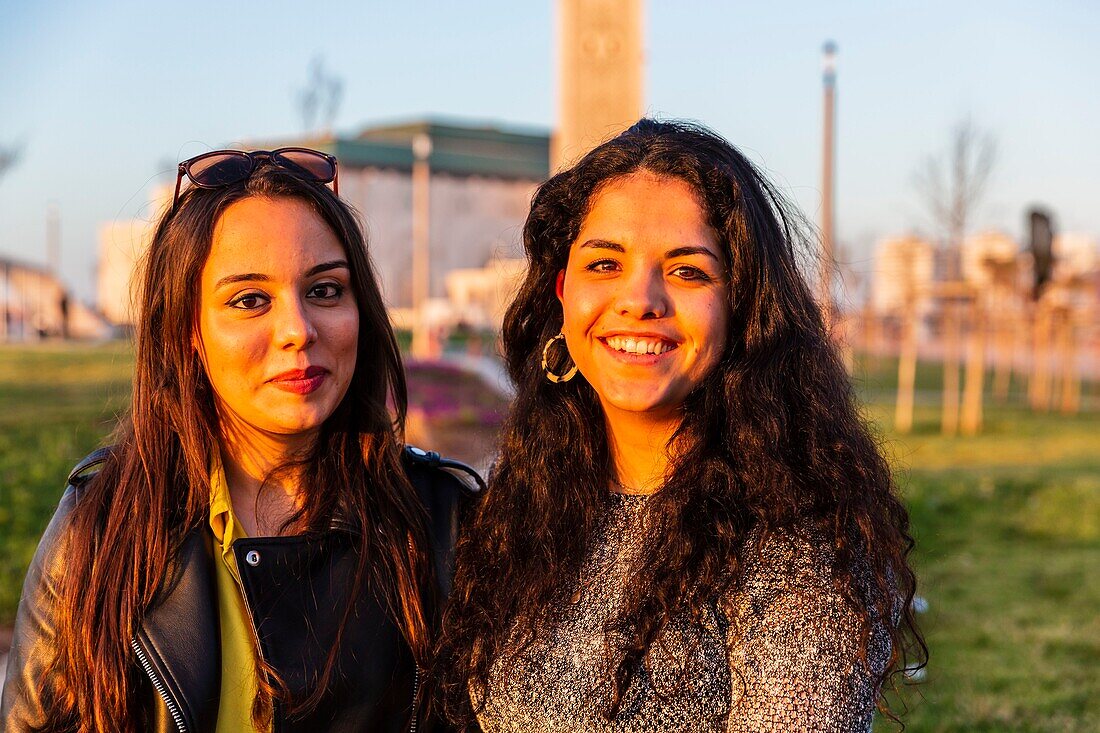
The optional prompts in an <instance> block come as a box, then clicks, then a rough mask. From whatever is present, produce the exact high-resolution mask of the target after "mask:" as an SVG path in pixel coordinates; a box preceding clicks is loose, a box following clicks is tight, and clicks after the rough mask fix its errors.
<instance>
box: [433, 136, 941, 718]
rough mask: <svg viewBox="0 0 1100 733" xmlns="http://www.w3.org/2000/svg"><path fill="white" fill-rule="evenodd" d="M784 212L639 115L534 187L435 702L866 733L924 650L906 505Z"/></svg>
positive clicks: (760, 181)
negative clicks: (489, 461) (491, 461)
mask: <svg viewBox="0 0 1100 733" xmlns="http://www.w3.org/2000/svg"><path fill="white" fill-rule="evenodd" d="M798 236H799V235H798V229H797V227H796V223H795V219H794V218H793V217H792V215H791V214H789V213H787V209H786V208H785V207H784V205H783V202H782V201H781V199H780V197H779V196H778V195H777V193H776V192H775V191H774V189H773V188H772V187H771V186H770V184H769V183H768V182H767V181H766V180H765V179H764V178H763V177H762V176H761V174H760V173H759V172H758V171H757V170H756V169H755V168H754V167H753V166H752V165H751V164H750V163H749V162H748V161H747V160H746V159H745V158H744V157H743V156H742V155H741V154H740V153H738V152H737V151H736V150H735V149H734V148H733V147H732V146H730V145H729V143H727V142H726V141H725V140H723V139H721V138H720V137H718V136H717V135H715V134H713V133H711V132H709V131H708V130H706V129H703V128H701V127H696V126H693V125H688V124H681V123H666V122H656V121H652V120H641V121H639V122H638V123H637V124H635V125H634V126H633V127H632V128H630V129H629V130H627V131H626V132H624V133H622V134H621V135H619V136H618V137H616V138H614V139H613V140H611V141H609V142H606V143H604V144H602V145H600V146H599V147H597V148H595V149H594V150H593V151H592V152H590V153H589V154H588V155H586V156H585V157H584V158H583V159H582V160H580V162H578V163H577V164H576V165H574V166H573V167H572V168H570V169H568V170H566V171H564V172H561V173H559V174H557V175H555V176H554V177H552V178H551V179H550V180H549V181H547V182H546V183H544V184H543V185H542V186H541V187H540V188H539V190H538V191H537V192H536V194H535V197H534V200H533V202H532V205H531V212H530V215H529V216H528V219H527V223H526V225H525V227H524V236H523V240H524V246H525V248H526V250H527V255H528V260H529V264H530V267H529V270H528V273H527V276H526V280H525V281H524V283H523V285H522V287H521V289H520V291H519V293H518V295H517V297H516V299H515V301H514V302H513V303H512V305H511V308H510V309H509V311H508V313H507V316H506V320H505V326H504V334H503V340H504V350H505V357H506V360H507V367H508V370H509V373H510V375H511V377H512V379H513V380H514V382H515V384H516V385H517V396H516V400H515V404H514V406H513V410H512V414H511V415H510V417H509V420H508V422H507V424H506V427H505V434H504V439H503V448H502V451H501V454H500V456H499V459H498V461H497V463H496V466H495V469H494V471H493V473H492V475H491V477H490V480H489V488H488V490H487V491H486V492H485V495H484V497H483V498H482V500H481V501H480V502H479V504H478V506H477V508H476V510H474V511H473V513H472V514H471V516H470V518H469V520H468V524H467V526H466V527H465V528H464V529H463V533H462V535H461V537H460V540H459V547H458V553H457V572H456V576H455V585H454V593H453V594H452V596H451V599H452V600H451V604H452V605H451V607H450V608H449V609H448V611H447V612H446V614H445V617H444V636H443V640H442V643H441V652H440V654H439V658H438V665H439V668H440V669H441V670H442V674H443V675H444V677H445V679H444V682H443V687H444V695H445V703H446V709H447V712H448V714H449V715H450V716H451V717H452V718H453V721H454V722H457V723H460V724H464V725H466V726H468V727H470V728H472V727H474V726H475V725H479V726H480V727H481V729H482V730H484V731H486V732H487V733H495V732H497V731H526V732H527V733H539V732H543V731H546V732H549V731H638V732H642V731H689V730H690V731H745V732H749V731H752V732H754V733H759V732H761V731H838V732H839V731H845V732H847V731H857V730H859V731H863V730H868V729H869V726H870V722H871V717H872V714H873V712H874V709H875V704H876V700H879V699H881V696H880V691H881V689H882V685H883V683H884V681H885V680H886V679H887V678H888V677H890V675H892V674H893V673H896V672H898V671H900V670H901V669H903V668H904V664H905V660H906V654H907V652H909V651H912V650H914V649H915V650H916V651H917V652H918V655H919V654H922V653H923V642H922V641H921V639H920V636H919V634H918V632H917V630H916V628H915V626H914V623H913V617H912V614H911V611H910V610H909V605H908V602H909V600H910V599H911V598H912V596H913V592H914V575H913V572H912V570H911V568H910V566H909V564H908V561H907V556H908V553H909V551H910V549H911V547H912V540H911V539H910V537H909V535H908V530H907V526H908V520H907V516H906V511H905V509H904V508H903V506H902V504H901V503H900V502H899V501H898V499H897V498H896V496H895V493H894V489H893V486H892V481H891V475H890V470H889V468H888V466H887V464H886V462H885V461H884V460H883V458H882V456H881V455H880V454H879V452H878V451H877V449H876V446H875V443H874V441H873V440H872V438H871V436H870V435H869V433H868V430H867V428H866V427H865V425H864V424H863V422H862V421H861V419H860V417H859V415H858V413H857V410H856V407H855V404H854V401H853V397H852V394H851V389H850V385H849V383H848V379H847V377H846V374H845V372H844V370H843V368H842V366H841V363H840V361H839V360H838V358H837V354H836V350H835V347H834V346H833V344H832V343H831V342H830V340H829V337H828V335H827V332H826V329H825V326H824V324H823V322H822V316H821V312H820V310H819V308H818V306H817V305H816V304H815V303H814V301H813V298H812V296H811V294H810V290H809V288H808V287H807V285H806V283H805V281H804V279H803V276H802V275H801V274H800V272H799V269H798V265H797V259H796V253H795V248H796V246H797V245H798V244H800V242H799V241H798V239H797V237H798Z"/></svg>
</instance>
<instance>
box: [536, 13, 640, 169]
mask: <svg viewBox="0 0 1100 733" xmlns="http://www.w3.org/2000/svg"><path fill="white" fill-rule="evenodd" d="M557 5H558V39H557V42H558V124H557V129H556V130H555V131H554V138H553V141H552V144H551V149H550V169H551V171H557V170H559V169H561V168H563V167H565V166H568V165H569V164H570V163H572V162H574V161H576V160H577V159H578V158H580V157H581V156H582V155H584V154H585V153H586V152H588V151H589V150H591V149H592V148H593V147H595V146H596V145H598V144H599V143H601V142H603V141H604V140H606V139H608V138H609V137H612V136H614V135H615V134H617V133H619V132H621V131H622V130H623V129H625V128H626V127H627V126H628V125H630V123H632V122H633V121H634V120H636V119H638V117H640V116H641V115H642V108H643V101H642V96H643V95H642V67H643V62H644V53H643V50H642V0H557Z"/></svg>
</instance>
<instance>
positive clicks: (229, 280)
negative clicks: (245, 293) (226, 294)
mask: <svg viewBox="0 0 1100 733" xmlns="http://www.w3.org/2000/svg"><path fill="white" fill-rule="evenodd" d="M270 279H271V278H269V277H268V276H267V275H261V274H260V273H258V272H245V273H241V274H240V275H227V276H225V277H223V278H222V279H221V280H218V282H216V283H215V284H214V289H215V290H217V289H218V288H220V287H222V286H224V285H232V284H233V283H243V282H251V281H257V282H267V281H268V280H270Z"/></svg>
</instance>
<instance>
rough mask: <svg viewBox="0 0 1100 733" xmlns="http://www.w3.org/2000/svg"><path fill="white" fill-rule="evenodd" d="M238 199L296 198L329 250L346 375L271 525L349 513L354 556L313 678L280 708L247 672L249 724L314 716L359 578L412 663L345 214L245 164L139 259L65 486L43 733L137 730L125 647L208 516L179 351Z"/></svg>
mask: <svg viewBox="0 0 1100 733" xmlns="http://www.w3.org/2000/svg"><path fill="white" fill-rule="evenodd" d="M247 197H266V198H271V199H274V200H278V199H280V198H294V199H297V200H300V201H303V202H305V203H306V204H307V205H308V206H309V207H310V208H311V209H312V210H313V211H314V212H315V213H316V214H317V215H318V216H320V217H321V219H322V220H324V221H325V222H326V223H327V224H328V226H329V227H331V228H332V230H333V232H334V233H335V234H336V236H337V238H338V239H339V240H340V242H341V243H342V244H343V247H344V250H345V254H346V256H347V261H348V265H349V270H350V278H351V286H352V289H353V291H354V294H355V298H356V302H357V304H358V310H359V342H358V353H357V355H356V363H355V371H354V374H353V376H352V379H351V383H350V385H349V386H348V390H347V394H346V395H345V396H344V398H343V400H342V401H341V403H340V404H339V405H338V407H337V408H336V410H335V411H334V413H333V415H331V416H330V417H329V419H328V420H327V421H326V422H325V423H324V425H323V426H322V428H321V431H320V435H319V437H318V439H317V440H316V442H315V444H314V445H313V447H312V449H311V450H310V452H309V454H308V455H306V456H302V457H301V463H300V465H299V468H301V469H304V470H301V475H302V477H303V478H302V481H303V486H302V489H301V490H302V491H303V493H304V497H305V498H304V501H303V502H302V503H301V509H300V510H299V511H298V513H297V514H296V515H295V516H294V517H293V518H291V519H290V520H289V521H288V523H287V525H285V526H284V528H286V527H289V526H293V527H294V528H295V531H302V532H305V533H322V532H324V531H325V530H326V529H327V528H328V527H330V522H331V520H332V519H333V517H334V515H337V514H339V515H340V516H342V517H344V518H346V519H349V520H351V521H352V522H353V523H354V524H355V525H356V526H357V527H358V528H360V531H359V532H358V533H357V536H358V539H357V542H358V545H359V546H358V551H359V561H358V566H357V569H356V573H355V576H354V580H353V588H352V589H351V590H352V592H351V593H350V594H349V596H348V597H349V599H350V600H349V604H348V607H347V609H345V612H344V616H343V620H342V622H341V625H340V628H339V630H338V632H337V636H336V643H335V644H334V645H333V648H332V649H331V650H330V651H329V655H328V658H327V661H326V664H325V667H324V671H323V673H322V675H321V676H320V679H319V680H318V682H317V683H316V685H315V686H314V688H313V689H312V691H311V692H310V693H309V694H308V695H306V696H304V697H302V698H301V699H295V700H290V699H285V698H286V697H287V692H286V689H285V686H284V685H282V684H281V681H280V680H279V679H278V677H277V675H275V673H274V670H272V669H270V668H266V667H262V668H261V669H260V693H261V694H260V697H259V698H258V700H257V704H256V705H255V706H254V707H253V717H254V719H255V720H257V721H262V720H263V719H265V718H266V717H267V716H268V715H269V713H270V710H271V702H272V700H273V699H278V698H283V702H285V703H286V705H287V709H288V713H289V714H290V715H292V716H293V715H295V714H299V713H304V712H308V711H309V710H311V709H313V708H314V707H316V705H317V704H318V702H319V701H320V700H321V698H322V696H323V695H324V693H325V692H326V689H327V688H328V686H329V685H330V682H332V681H333V680H332V678H333V676H334V675H335V674H336V673H337V670H336V660H337V657H338V650H339V640H340V639H341V638H342V636H343V632H344V627H345V626H346V625H347V624H348V623H349V618H350V613H351V609H352V604H353V603H354V602H355V599H356V598H357V597H358V596H359V592H360V591H361V590H362V589H363V588H365V587H366V585H367V584H368V583H369V584H370V585H371V587H372V588H377V589H380V592H381V594H382V595H383V597H384V599H385V600H386V601H387V603H388V606H389V608H390V613H391V614H392V615H393V617H394V620H395V622H396V623H397V625H398V627H399V628H400V629H401V631H402V633H403V635H404V637H405V640H406V641H407V642H408V644H409V646H410V647H411V649H412V652H413V655H414V658H415V659H416V661H417V664H418V665H421V666H423V665H424V664H425V663H426V659H427V656H428V654H429V651H430V649H429V646H430V642H429V639H428V626H429V623H430V621H429V616H430V613H429V611H428V610H426V609H425V607H424V605H423V604H422V600H421V599H422V597H423V596H422V593H424V592H426V589H427V588H430V587H431V581H430V563H429V562H428V559H427V555H426V550H425V548H426V547H427V544H426V536H427V535H426V529H425V524H424V522H425V517H424V513H423V509H422V508H421V504H420V502H419V501H418V499H417V497H416V491H415V489H414V488H413V487H412V485H411V484H410V483H409V481H408V480H407V479H406V477H405V473H404V471H403V470H402V466H401V445H400V442H399V436H400V435H401V432H402V431H403V427H404V419H405V411H406V387H405V377H404V371H403V369H402V365H401V358H400V353H399V351H398V346H397V342H396V340H395V338H394V334H393V330H392V329H391V327H390V323H389V320H388V317H387V314H386V309H385V306H384V304H383V300H382V295H381V293H380V291H379V287H378V283H377V279H376V277H375V274H374V269H373V267H372V266H371V262H370V259H369V257H368V255H367V250H366V242H365V239H364V235H363V232H362V229H361V227H360V224H359V221H358V219H357V218H356V216H355V214H354V212H353V211H352V210H351V209H350V208H349V207H348V205H347V204H345V203H344V202H342V201H341V200H340V199H338V198H337V197H336V196H335V195H334V194H333V193H332V192H331V191H329V190H328V189H327V188H325V187H324V186H322V185H320V184H315V183H311V182H306V181H303V180H301V179H299V178H297V177H295V176H293V175H290V174H288V173H287V172H285V171H283V170H281V169H279V168H277V167H274V166H271V165H261V166H260V167H259V168H258V169H257V170H256V171H255V172H254V173H253V174H252V175H251V177H249V178H248V179H247V180H246V181H242V182H241V183H239V184H235V185H232V186H226V187H222V188H218V189H205V190H204V189H199V188H197V187H195V188H191V189H190V190H188V191H187V192H185V194H184V195H183V196H182V197H181V198H180V201H179V205H178V207H177V209H176V211H175V213H174V214H173V213H170V212H169V213H166V214H165V215H164V216H163V217H162V219H161V220H160V222H159V224H158V226H157V228H156V232H155V234H154V236H153V239H152V242H151V245H150V247H149V250H148V252H147V254H146V256H145V259H144V262H143V275H142V279H141V284H140V288H139V290H138V293H137V295H138V297H137V298H136V303H135V305H136V307H137V309H138V311H139V313H138V318H137V327H136V334H135V342H136V343H135V365H134V387H133V398H132V404H131V407H130V411H129V414H128V416H127V418H126V419H124V420H123V421H122V423H121V424H120V427H119V430H118V431H117V434H116V436H115V448H114V451H113V452H112V454H111V457H110V459H109V460H108V461H107V463H106V465H104V466H103V468H102V470H101V471H100V472H99V473H98V474H96V475H95V476H94V477H93V478H92V479H91V480H90V481H88V482H87V483H86V484H84V485H83V486H81V488H80V490H79V491H80V496H79V500H78V501H77V503H76V506H75V508H74V510H73V512H72V516H71V522H70V524H69V527H68V530H67V531H68V532H69V533H70V534H69V537H68V538H67V540H68V547H69V550H68V557H67V558H66V560H67V563H66V569H65V571H64V575H63V576H62V577H61V578H60V580H59V583H60V585H59V588H58V597H59V601H58V609H57V612H58V622H59V628H58V634H57V654H56V656H55V658H54V660H53V662H52V666H51V668H50V670H49V671H48V674H49V675H50V676H51V677H52V678H53V679H55V680H57V684H56V686H55V689H57V690H58V692H59V699H57V700H54V701H52V702H53V704H52V705H51V706H50V710H49V715H50V721H49V722H48V726H47V727H48V729H49V730H76V731H81V733H84V732H88V733H90V732H91V731H97V730H119V731H137V730H139V729H140V726H141V717H140V715H141V710H140V702H141V701H140V697H141V696H140V695H136V694H135V691H136V689H137V687H136V686H137V681H136V678H135V677H134V674H133V670H134V658H133V653H132V651H131V646H130V640H131V637H132V635H133V634H134V633H135V630H136V629H137V628H138V627H139V625H140V624H141V622H142V618H143V616H144V614H145V613H146V612H147V611H148V610H149V609H150V607H151V606H152V605H153V604H154V603H155V602H156V599H157V596H158V592H160V591H161V590H162V586H163V584H164V582H165V580H166V578H167V577H168V576H169V573H170V570H171V566H172V562H173V558H175V556H176V554H177V552H178V550H179V548H180V547H181V543H182V542H183V540H184V538H185V537H186V535H187V534H188V533H189V532H191V531H192V530H193V529H195V528H198V527H200V526H201V525H202V524H203V523H204V522H205V520H206V517H207V516H208V513H209V509H210V482H209V470H210V459H211V456H212V455H213V454H214V451H217V450H218V445H219V439H218V435H219V431H218V421H217V416H216V411H215V408H214V400H213V393H212V389H211V386H210V383H209V381H208V380H207V377H206V373H205V371H204V368H203V365H202V362H201V361H200V358H199V355H198V354H197V353H196V351H195V349H194V347H193V345H192V338H191V337H192V334H193V333H195V332H196V330H197V327H198V326H197V323H198V320H197V319H198V293H199V291H200V289H199V278H200V274H201V272H202V268H203V265H204V263H205V262H206V259H207V256H208V254H209V252H210V247H211V244H212V240H213V232H214V227H215V224H216V223H217V221H218V218H219V216H220V215H221V213H222V212H223V211H225V209H226V208H227V207H228V206H230V205H231V204H233V203H234V202H236V201H240V200H242V199H244V198H247Z"/></svg>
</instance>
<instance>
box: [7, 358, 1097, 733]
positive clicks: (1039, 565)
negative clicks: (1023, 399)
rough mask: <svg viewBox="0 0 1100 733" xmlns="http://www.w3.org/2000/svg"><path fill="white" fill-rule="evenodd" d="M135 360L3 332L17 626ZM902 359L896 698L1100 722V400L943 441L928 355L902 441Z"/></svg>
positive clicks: (1035, 726) (874, 382) (890, 447)
mask: <svg viewBox="0 0 1100 733" xmlns="http://www.w3.org/2000/svg"><path fill="white" fill-rule="evenodd" d="M130 363H131V362H130V355H129V350H128V349H127V348H126V347H125V346H122V345H107V346H94V347H92V346H46V347H34V348H23V347H0V625H3V624H6V623H10V621H11V619H12V617H13V615H14V611H15V606H16V603H17V602H18V596H19V586H20V583H21V582H22V575H23V572H24V571H25V569H26V565H27V563H28V562H29V560H30V557H31V555H32V554H33V552H34V546H35V543H36V542H37V537H38V534H39V533H40V532H41V530H42V527H43V526H44V524H45V522H46V521H47V520H48V519H49V515H50V512H51V511H52V509H53V507H54V506H55V505H56V503H57V499H58V497H59V494H60V491H61V488H62V483H63V481H64V477H65V475H66V473H67V472H68V470H69V468H70V467H71V466H72V464H73V463H74V462H75V461H76V460H78V459H79V458H81V457H82V456H83V455H84V454H85V453H87V452H88V451H89V450H91V449H92V448H94V447H95V446H96V445H98V444H99V443H100V441H102V440H103V439H104V437H105V436H106V435H107V434H108V433H109V431H110V429H111V427H112V424H113V421H114V416H115V415H116V414H117V413H118V411H120V410H122V409H124V407H125V404H126V401H127V398H128V391H129V386H128V382H129V370H130ZM890 366H891V365H890V364H889V363H883V364H881V365H880V369H881V371H876V370H871V371H866V370H864V369H863V368H861V369H860V370H859V371H857V375H856V383H857V386H858V388H859V390H860V392H861V394H862V395H864V397H865V398H866V399H868V404H867V407H866V411H867V416H868V418H869V419H870V420H871V421H872V422H874V423H875V424H876V425H879V426H881V427H880V432H881V434H882V438H883V445H884V449H885V450H886V451H887V453H888V454H889V456H890V458H891V460H892V461H893V462H894V465H895V466H896V468H897V478H898V483H899V486H900V487H901V489H902V492H903V494H904V496H905V499H906V501H907V503H908V505H909V508H910V512H911V513H912V519H913V529H914V533H915V536H916V538H917V543H918V544H917V550H916V552H915V558H914V560H915V563H916V566H917V570H918V574H919V578H920V591H919V592H920V594H921V595H922V596H924V597H925V598H927V599H928V602H929V610H928V612H927V613H925V614H923V615H922V616H921V621H922V625H923V627H924V630H925V634H926V637H927V640H928V644H929V646H930V648H931V661H930V663H929V666H928V670H927V677H926V680H925V681H924V682H923V683H922V684H920V685H917V686H914V687H910V688H906V689H904V690H903V691H902V693H901V699H897V700H895V708H897V709H901V708H902V707H903V706H904V707H906V708H907V709H908V712H906V713H905V715H904V720H905V722H906V724H907V730H911V731H1093V730H1100V694H1098V693H1100V689H1098V685H1097V683H1096V679H1097V676H1098V670H1100V413H1096V412H1093V413H1091V414H1088V415H1082V416H1076V417H1063V416H1059V415H1056V414H1053V415H1033V414H1031V413H1030V412H1028V411H1026V410H1024V409H1022V408H1020V407H1013V406H1008V407H994V406H987V409H986V415H985V431H984V433H983V434H982V435H981V436H978V437H973V438H951V439H948V438H943V437H942V436H940V435H939V433H938V425H939V413H938V408H937V404H936V395H935V392H934V391H933V390H935V388H936V386H937V385H936V384H935V382H934V381H932V380H935V379H937V377H936V376H935V375H936V371H937V370H936V369H934V368H927V367H926V368H924V369H922V371H921V372H920V375H921V378H922V380H927V381H922V382H921V383H920V386H921V387H922V389H923V390H924V391H922V399H920V400H918V403H917V411H916V421H915V428H914V432H913V433H912V434H911V435H908V436H905V437H904V438H901V437H899V436H896V435H894V434H893V433H892V432H891V431H890V429H889V423H890V417H891V415H892V404H891V403H890V402H889V400H890V399H891V394H890V385H891V380H892V378H893V377H892V375H891V373H890V372H889V371H888V370H889V368H890ZM929 382H931V383H929ZM1088 389H1089V390H1091V391H1090V392H1089V394H1095V392H1096V386H1095V385H1091V386H1089V387H1088ZM1016 394H1018V390H1017V392H1016ZM429 447H430V446H429ZM895 729H896V726H893V725H890V724H888V723H886V722H885V721H882V720H880V721H879V723H878V724H877V726H876V731H879V730H881V731H885V730H895Z"/></svg>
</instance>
